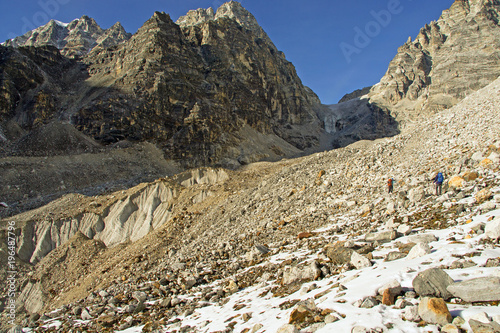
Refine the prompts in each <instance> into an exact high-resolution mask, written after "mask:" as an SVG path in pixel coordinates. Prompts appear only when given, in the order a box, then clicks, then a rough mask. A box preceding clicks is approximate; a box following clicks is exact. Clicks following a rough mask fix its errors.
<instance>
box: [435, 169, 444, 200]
mask: <svg viewBox="0 0 500 333" xmlns="http://www.w3.org/2000/svg"><path fill="white" fill-rule="evenodd" d="M443 181H444V176H443V173H442V172H438V174H437V175H436V177H434V184H436V195H441V193H442V190H443Z"/></svg>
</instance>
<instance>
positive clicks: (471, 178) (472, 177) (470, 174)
mask: <svg viewBox="0 0 500 333" xmlns="http://www.w3.org/2000/svg"><path fill="white" fill-rule="evenodd" d="M478 178H479V174H478V173H477V172H475V171H472V172H466V173H465V174H464V179H465V181H467V182H471V181H474V180H476V179H478Z"/></svg>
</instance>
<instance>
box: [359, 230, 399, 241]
mask: <svg viewBox="0 0 500 333" xmlns="http://www.w3.org/2000/svg"><path fill="white" fill-rule="evenodd" d="M396 237H397V234H396V231H394V230H387V231H381V232H375V233H367V234H366V235H365V241H367V242H379V243H387V242H390V241H391V240H394V239H396Z"/></svg>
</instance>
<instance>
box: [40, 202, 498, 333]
mask: <svg viewBox="0 0 500 333" xmlns="http://www.w3.org/2000/svg"><path fill="white" fill-rule="evenodd" d="M499 215H500V210H494V211H490V212H488V213H485V214H481V215H477V216H475V217H473V218H472V219H471V220H472V221H470V220H468V221H467V222H469V223H467V222H466V221H465V220H464V221H463V222H462V224H459V225H455V226H453V227H450V228H448V229H443V230H417V232H418V234H421V233H425V234H431V235H434V236H435V237H436V239H437V241H433V242H431V243H429V245H430V246H431V248H432V253H431V254H428V255H425V256H423V257H419V258H415V259H411V260H408V259H405V258H403V259H399V260H394V261H389V262H385V261H384V260H383V259H374V260H373V262H374V265H373V266H372V267H368V268H364V269H359V270H358V269H354V270H350V271H346V272H344V273H343V274H341V275H336V276H332V277H330V278H325V279H322V280H319V281H314V282H309V283H305V284H304V285H303V286H302V288H301V290H299V291H297V292H295V293H293V294H291V295H288V296H285V297H273V295H272V293H271V292H269V290H270V287H272V286H273V282H269V281H263V282H261V283H260V284H258V285H254V286H251V287H248V288H245V289H243V290H240V291H239V292H237V293H235V294H233V295H231V296H230V298H229V301H228V302H227V303H226V304H224V305H223V306H218V305H209V306H205V307H202V308H200V309H197V310H196V311H195V312H194V313H193V314H191V315H189V316H186V317H179V319H180V321H179V322H178V323H177V324H174V325H171V326H170V327H168V328H167V329H166V332H171V331H174V330H179V329H180V327H184V326H191V327H196V331H199V332H216V331H224V330H226V329H227V326H228V323H229V322H233V321H236V322H237V324H236V325H235V326H234V329H233V331H234V332H242V331H244V330H245V329H248V330H250V331H251V330H252V328H258V327H259V326H260V325H262V326H261V328H259V329H257V330H256V331H255V332H276V331H278V329H279V328H280V327H281V326H283V325H285V324H288V320H289V317H290V313H291V311H292V309H293V307H292V308H289V309H285V310H281V309H280V304H283V303H285V302H287V301H292V300H308V299H312V300H313V301H314V303H315V304H316V306H317V307H318V308H319V309H331V310H333V311H334V313H338V314H341V315H343V316H345V318H343V319H341V320H338V321H336V322H333V323H329V324H326V325H325V326H324V327H322V328H319V329H318V330H316V332H318V333H321V332H351V330H352V328H353V327H355V326H358V325H361V326H364V327H366V328H372V329H375V328H384V332H422V333H423V332H439V331H440V330H439V328H438V326H436V325H427V326H424V327H418V323H415V322H410V321H405V320H404V319H403V318H402V314H403V313H404V311H405V310H404V309H395V308H394V307H393V306H385V305H382V304H380V305H377V306H375V307H373V308H370V309H363V308H359V307H357V306H356V305H355V304H354V303H355V302H356V301H358V300H360V299H363V298H365V297H368V296H375V295H376V294H377V290H378V289H379V288H380V287H382V286H384V285H385V284H387V283H389V282H391V281H393V280H397V281H398V282H399V283H400V284H401V286H402V287H403V290H404V289H405V288H407V289H412V281H413V279H414V278H415V276H416V275H417V274H418V272H421V271H424V270H426V269H428V268H432V267H439V266H441V265H450V264H452V263H453V262H454V261H456V260H457V258H458V257H459V256H463V255H466V254H469V253H473V252H478V253H480V255H477V256H471V257H470V260H471V261H473V262H474V263H476V264H477V266H474V267H470V268H464V269H447V270H445V271H446V272H447V273H448V274H449V275H450V276H451V277H452V278H453V279H454V280H455V281H461V280H465V279H471V278H476V277H482V276H500V268H499V267H490V268H486V267H481V266H482V265H484V264H485V263H486V261H487V259H488V258H499V257H500V247H499V246H498V245H496V246H494V245H491V244H486V245H482V244H480V240H481V239H483V238H484V235H482V234H476V233H475V232H473V231H472V230H473V229H474V228H475V227H477V226H478V225H479V224H480V223H488V221H489V219H490V218H491V217H492V216H499ZM325 229H328V228H323V230H325ZM412 237H415V231H414V232H413V233H412V234H411V235H409V236H405V237H400V238H397V239H395V240H394V241H392V242H389V243H386V244H384V245H383V246H381V247H380V248H379V249H378V250H377V251H375V252H374V253H373V254H374V257H375V258H378V257H381V258H382V257H383V256H384V255H385V254H387V253H388V252H390V251H391V249H392V248H395V247H396V245H397V244H396V242H398V243H407V242H410V241H411V240H412ZM317 256H318V254H317V253H308V252H307V251H299V252H294V253H287V254H284V253H283V252H281V253H279V254H276V255H275V256H273V257H270V258H269V262H272V263H277V262H281V261H283V260H286V259H287V258H290V257H300V258H304V259H305V260H307V259H309V258H315V257H317ZM339 286H343V287H345V288H347V289H345V288H342V289H345V290H342V291H341V290H339ZM266 291H267V292H266ZM318 295H319V296H318ZM411 302H412V303H414V304H417V303H418V302H417V300H416V299H413V300H411ZM238 305H240V306H239V307H237V306H238ZM448 307H449V309H450V312H451V313H452V315H453V317H455V316H458V315H460V316H461V317H462V318H464V319H465V320H466V322H467V321H468V319H469V318H471V317H472V316H474V315H475V314H478V313H481V312H485V313H487V314H488V315H489V316H490V317H492V316H495V315H500V307H499V306H477V305H474V306H472V305H470V304H453V302H452V303H449V304H448ZM235 309H238V310H235ZM246 313H252V316H251V318H250V319H248V321H246V322H245V321H244V320H243V319H242V317H243V315H244V314H246ZM57 325H58V321H57V319H55V320H53V321H52V322H51V323H48V324H47V326H52V327H57ZM255 325H259V326H255ZM387 327H389V329H388V328H387ZM463 327H464V328H468V326H467V324H465V325H464V326H463ZM142 328H143V326H137V327H132V328H129V329H126V330H123V331H120V332H122V333H136V332H142ZM301 332H311V329H310V328H306V329H304V330H302V331H301Z"/></svg>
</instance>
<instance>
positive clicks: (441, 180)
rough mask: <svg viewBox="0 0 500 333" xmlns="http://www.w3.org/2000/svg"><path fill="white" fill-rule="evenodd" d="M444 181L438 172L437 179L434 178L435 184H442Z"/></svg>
mask: <svg viewBox="0 0 500 333" xmlns="http://www.w3.org/2000/svg"><path fill="white" fill-rule="evenodd" d="M443 181H444V177H443V174H442V173H441V172H440V173H438V175H437V177H436V183H440V184H441V183H442V182H443Z"/></svg>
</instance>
